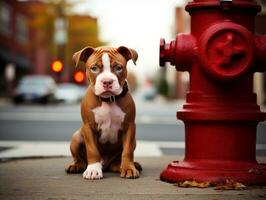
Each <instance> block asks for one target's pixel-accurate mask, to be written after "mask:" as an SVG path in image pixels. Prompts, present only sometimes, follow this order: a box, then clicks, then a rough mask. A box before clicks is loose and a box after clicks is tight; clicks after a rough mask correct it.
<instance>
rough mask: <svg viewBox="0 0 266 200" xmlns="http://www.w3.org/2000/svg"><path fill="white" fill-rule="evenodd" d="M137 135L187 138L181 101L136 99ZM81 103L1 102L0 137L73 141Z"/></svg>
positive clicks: (262, 127) (263, 140)
mask: <svg viewBox="0 0 266 200" xmlns="http://www.w3.org/2000/svg"><path fill="white" fill-rule="evenodd" d="M136 105H137V119H136V123H137V139H139V140H149V141H184V125H183V123H182V122H181V121H177V120H176V119H175V115H176V110H177V109H178V108H180V107H181V104H178V103H176V102H172V103H167V104H166V103H150V102H136ZM79 109H80V108H79V105H78V104H76V105H62V104H61V105H47V106H39V105H22V106H13V105H8V106H0V126H1V128H0V140H25V141H69V140H70V138H71V136H72V134H73V132H74V131H75V130H76V129H78V128H79V127H80V126H81V119H80V110H79ZM257 143H258V144H266V122H264V123H260V124H259V126H258V130H257Z"/></svg>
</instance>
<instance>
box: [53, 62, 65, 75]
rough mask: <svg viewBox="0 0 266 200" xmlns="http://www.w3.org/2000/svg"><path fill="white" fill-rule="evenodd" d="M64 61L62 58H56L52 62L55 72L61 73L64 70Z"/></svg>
mask: <svg viewBox="0 0 266 200" xmlns="http://www.w3.org/2000/svg"><path fill="white" fill-rule="evenodd" d="M63 67H64V65H63V63H62V62H61V61H60V60H55V61H53V62H52V65H51V69H52V71H53V72H56V73H59V72H61V71H62V70H63Z"/></svg>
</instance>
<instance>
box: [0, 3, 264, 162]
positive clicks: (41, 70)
mask: <svg viewBox="0 0 266 200" xmlns="http://www.w3.org/2000/svg"><path fill="white" fill-rule="evenodd" d="M186 3H187V1H186V0H134V1H133V0H28V1H19V0H1V1H0V123H1V124H0V125H1V128H0V140H1V141H2V143H1V142H0V157H1V155H2V156H3V155H5V154H4V153H6V152H8V151H7V150H10V149H14V146H16V145H18V144H20V143H12V142H11V143H8V142H10V141H13V142H19V141H23V142H25V141H69V140H70V137H71V135H72V133H73V132H74V131H75V129H77V128H79V127H80V125H81V119H80V114H79V112H80V111H79V102H80V100H81V98H82V96H83V95H84V92H85V89H86V87H87V84H88V83H87V81H86V78H85V74H84V66H82V65H79V66H78V67H77V68H75V66H74V64H73V63H72V55H73V54H74V53H75V52H76V51H78V50H80V49H82V48H84V47H85V46H92V47H97V46H102V45H107V46H114V47H118V46H121V45H124V46H127V47H130V48H133V49H135V50H136V51H137V52H138V53H139V60H138V61H137V66H134V65H133V63H132V62H129V63H128V71H129V77H128V80H129V84H130V88H131V91H132V93H133V96H134V99H135V101H136V104H137V124H138V126H137V127H138V140H139V141H140V144H145V145H146V147H147V148H146V152H151V154H152V152H153V153H155V152H157V154H160V155H161V154H176V153H177V152H178V153H183V151H184V127H183V123H182V122H181V121H177V120H176V117H175V115H176V110H177V109H179V108H181V106H182V102H183V101H184V98H185V95H186V92H187V90H188V81H189V75H188V73H186V72H176V70H175V68H174V67H166V68H160V67H159V61H158V60H159V39H160V38H161V37H164V38H166V40H167V41H170V40H173V39H174V38H175V35H176V34H177V33H180V32H182V33H186V32H189V31H190V30H189V27H190V18H189V15H188V13H187V12H185V9H184V7H185V5H186ZM259 3H260V4H261V5H262V7H263V9H262V12H261V13H260V14H259V15H258V16H257V19H256V32H257V33H259V34H266V26H265V24H266V0H262V1H260V2H259ZM254 91H255V92H256V93H257V95H258V104H260V105H261V106H262V109H264V110H265V104H266V75H265V73H264V74H263V73H256V74H255V76H254ZM263 132H264V134H265V132H266V125H265V123H261V124H260V125H259V127H258V138H257V143H258V144H259V145H262V146H259V148H258V152H259V154H262V153H264V154H265V152H266V150H265V149H266V148H264V146H265V144H266V137H265V136H263V134H262V133H263ZM171 142H172V143H171ZM147 145H150V146H147ZM154 145H155V146H156V148H157V147H158V148H157V150H158V149H159V150H158V151H155V150H154V149H153V147H154ZM9 152H10V151H9ZM147 154H148V153H147ZM8 155H9V154H8Z"/></svg>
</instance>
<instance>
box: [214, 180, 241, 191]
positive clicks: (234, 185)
mask: <svg viewBox="0 0 266 200" xmlns="http://www.w3.org/2000/svg"><path fill="white" fill-rule="evenodd" d="M244 189H246V186H245V185H243V184H242V183H239V182H236V181H234V180H231V179H226V181H225V183H221V184H218V185H217V186H216V187H215V190H244Z"/></svg>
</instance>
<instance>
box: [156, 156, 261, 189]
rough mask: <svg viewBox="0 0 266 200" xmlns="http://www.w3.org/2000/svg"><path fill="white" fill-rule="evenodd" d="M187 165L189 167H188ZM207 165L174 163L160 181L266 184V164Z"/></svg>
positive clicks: (164, 171) (183, 162) (161, 176)
mask: <svg viewBox="0 0 266 200" xmlns="http://www.w3.org/2000/svg"><path fill="white" fill-rule="evenodd" d="M186 165H187V166H186ZM206 166H207V165H204V167H202V166H200V165H199V166H196V165H194V166H191V165H190V164H188V163H186V162H185V161H182V162H178V161H173V162H172V163H171V164H169V165H168V166H167V167H166V168H165V169H164V170H163V171H162V173H161V175H160V179H161V180H162V181H165V182H169V183H178V182H183V181H197V182H210V183H212V184H217V183H221V182H224V181H225V180H234V181H237V182H240V183H242V184H245V185H265V184H266V164H264V163H261V164H257V163H253V164H252V163H250V164H248V165H247V166H246V167H241V165H239V166H240V167H239V168H232V169H229V168H227V169H224V168H223V166H221V167H220V168H219V166H217V168H216V169H214V168H206Z"/></svg>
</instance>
